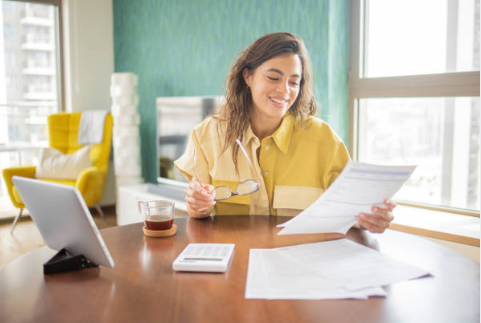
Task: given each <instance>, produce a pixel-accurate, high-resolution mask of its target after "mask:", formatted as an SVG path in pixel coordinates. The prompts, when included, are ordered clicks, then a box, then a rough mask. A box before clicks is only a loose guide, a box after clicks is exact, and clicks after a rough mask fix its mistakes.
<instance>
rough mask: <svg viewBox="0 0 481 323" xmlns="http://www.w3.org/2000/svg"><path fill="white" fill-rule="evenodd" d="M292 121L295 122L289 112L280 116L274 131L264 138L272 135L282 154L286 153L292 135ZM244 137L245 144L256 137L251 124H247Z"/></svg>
mask: <svg viewBox="0 0 481 323" xmlns="http://www.w3.org/2000/svg"><path fill="white" fill-rule="evenodd" d="M294 122H295V118H294V116H292V115H291V114H290V113H287V114H286V115H285V116H284V117H283V118H282V121H281V124H280V125H279V127H278V128H277V129H276V131H274V133H273V134H272V135H270V136H268V137H266V138H269V137H272V139H274V142H275V143H276V145H277V147H278V148H279V150H280V151H282V152H283V153H284V154H286V153H287V149H288V148H289V144H290V142H291V135H292V130H293V128H294ZM244 138H245V139H244V142H245V144H248V143H249V141H250V140H251V139H253V138H257V137H256V135H255V134H254V131H252V127H251V125H249V127H248V128H247V130H246V132H245V137H244Z"/></svg>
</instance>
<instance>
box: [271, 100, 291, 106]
mask: <svg viewBox="0 0 481 323" xmlns="http://www.w3.org/2000/svg"><path fill="white" fill-rule="evenodd" d="M270 99H271V101H272V102H274V103H277V104H283V105H284V104H286V103H287V100H280V99H275V98H270Z"/></svg>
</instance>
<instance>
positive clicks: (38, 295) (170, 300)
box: [0, 216, 480, 323]
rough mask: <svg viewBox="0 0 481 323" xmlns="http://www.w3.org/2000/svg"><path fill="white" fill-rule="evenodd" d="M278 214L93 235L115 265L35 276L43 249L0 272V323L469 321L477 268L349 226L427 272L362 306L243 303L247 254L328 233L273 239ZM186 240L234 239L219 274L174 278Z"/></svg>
mask: <svg viewBox="0 0 481 323" xmlns="http://www.w3.org/2000/svg"><path fill="white" fill-rule="evenodd" d="M285 220H286V218H276V217H260V216H259V217H256V216H252V217H217V218H208V219H203V220H196V219H187V218H181V219H176V220H175V223H177V225H178V232H177V235H176V236H174V237H171V238H148V237H145V236H143V233H142V224H141V223H138V224H132V225H126V226H120V227H114V228H109V229H104V230H102V231H101V233H102V236H103V237H104V240H105V242H106V244H107V246H108V248H109V249H110V252H111V254H112V257H113V258H114V261H115V268H112V269H109V268H104V267H99V268H93V269H87V270H82V271H76V272H69V273H62V274H55V275H45V276H44V275H43V271H42V264H43V263H44V262H45V261H47V260H48V259H49V258H50V257H51V256H53V254H54V253H55V252H54V251H52V250H50V249H48V248H47V247H43V248H40V249H37V250H35V251H33V252H30V253H28V254H27V255H25V256H23V257H21V258H19V259H18V260H16V261H13V262H12V263H11V264H9V265H7V266H5V267H3V268H2V269H0V322H138V323H140V322H213V323H221V322H296V323H301V322H333V323H339V322H349V323H355V322H408V323H413V322H423V323H426V322H436V323H440V322H449V323H453V322H463V323H465V322H479V319H480V311H479V308H480V298H479V296H480V295H479V277H480V276H479V264H477V263H475V262H474V261H472V260H471V259H469V258H467V257H465V256H464V255H462V254H460V253H457V252H455V251H453V250H451V249H448V248H446V247H444V246H441V245H438V244H436V243H433V242H431V241H428V240H424V239H422V238H418V237H415V236H411V235H408V234H405V233H401V232H396V231H390V230H388V231H387V232H385V233H384V234H381V235H373V234H369V233H366V232H362V231H360V230H357V229H351V230H350V231H349V232H348V238H349V239H351V240H354V241H357V242H359V243H362V244H364V245H367V246H369V247H372V248H376V249H379V250H380V251H381V252H382V253H385V254H387V255H390V256H392V257H395V258H397V259H400V260H403V261H407V262H409V263H411V264H413V265H417V266H420V267H423V268H425V269H427V270H429V271H430V272H432V273H433V274H434V277H425V278H421V279H415V280H411V281H405V282H401V283H396V284H392V285H390V286H387V287H386V290H387V294H388V295H387V297H385V298H370V299H368V300H253V299H245V298H244V293H245V286H246V275H247V265H248V260H249V249H250V248H273V247H279V246H284V245H292V244H298V243H306V242H313V241H320V240H323V239H328V238H333V237H334V236H335V235H295V236H277V232H278V231H279V229H278V228H275V225H276V224H277V223H278V222H279V223H280V222H284V221H285ZM192 242H215V243H235V245H236V247H235V251H234V256H233V259H232V263H231V267H230V269H229V271H228V272H227V273H224V274H212V273H177V272H174V271H173V270H172V262H173V260H174V259H175V258H176V257H177V255H178V254H179V253H180V252H181V251H182V250H183V249H184V248H185V246H186V245H187V244H188V243H192Z"/></svg>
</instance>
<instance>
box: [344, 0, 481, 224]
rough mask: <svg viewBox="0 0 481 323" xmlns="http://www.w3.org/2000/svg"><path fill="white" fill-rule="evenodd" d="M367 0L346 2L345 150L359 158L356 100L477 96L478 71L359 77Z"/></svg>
mask: <svg viewBox="0 0 481 323" xmlns="http://www.w3.org/2000/svg"><path fill="white" fill-rule="evenodd" d="M367 1H368V0H351V3H350V4H351V5H350V16H351V17H350V18H351V20H350V21H351V26H350V37H351V38H350V39H351V40H350V72H349V115H348V118H349V141H348V147H349V153H350V154H351V157H352V158H353V159H354V160H358V159H359V150H360V149H359V145H360V140H359V137H360V133H359V130H360V120H361V117H362V116H361V115H360V107H359V105H358V102H359V101H358V100H359V99H365V98H402V97H406V98H407V97H409V98H425V97H479V96H480V72H479V71H470V72H454V73H440V74H422V75H406V76H389V77H371V78H367V77H366V78H363V77H360V75H362V73H361V72H362V68H363V63H362V60H363V57H362V55H363V52H364V49H363V45H364V37H365V24H364V18H365V16H366V12H365V8H366V3H367ZM399 204H403V205H408V206H415V207H421V208H427V209H431V210H439V211H447V212H452V213H458V214H465V215H472V216H477V217H479V212H474V211H471V210H465V209H458V208H454V207H444V206H437V205H430V204H423V203H417V202H411V201H399Z"/></svg>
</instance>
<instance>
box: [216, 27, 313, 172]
mask: <svg viewBox="0 0 481 323" xmlns="http://www.w3.org/2000/svg"><path fill="white" fill-rule="evenodd" d="M285 54H295V55H298V56H299V58H300V59H301V63H302V78H301V82H300V85H299V94H298V96H297V98H296V101H294V103H293V104H292V106H291V107H290V108H289V110H288V111H289V113H290V114H291V115H293V116H294V117H295V118H296V120H297V121H298V123H299V125H300V126H301V127H302V126H303V125H304V123H305V121H306V120H307V118H308V116H310V115H314V114H316V111H317V106H318V104H317V102H316V100H315V98H314V95H313V90H312V68H311V60H310V57H309V53H308V52H307V49H306V47H305V45H304V41H303V40H302V39H301V38H300V37H299V36H297V35H294V34H292V33H289V32H276V33H270V34H266V35H264V36H262V37H260V38H259V39H257V40H256V41H255V42H254V43H253V44H251V45H250V46H249V47H247V48H246V49H244V50H243V51H242V52H240V53H238V54H237V55H236V57H234V60H235V59H236V58H237V59H236V61H235V63H234V64H233V65H232V66H231V68H230V70H229V73H228V74H227V77H226V80H225V81H224V85H225V83H227V86H226V87H225V88H226V94H225V97H226V102H225V104H224V105H223V106H222V108H221V110H220V113H219V115H218V118H219V119H221V120H225V121H226V122H227V130H226V135H225V142H224V149H223V151H226V150H227V148H228V147H229V146H232V159H233V160H234V164H235V167H236V170H237V155H238V152H239V147H238V146H237V145H236V143H235V139H236V138H239V139H240V140H241V141H242V140H243V137H244V133H245V131H246V130H247V128H248V127H249V124H250V120H251V113H252V95H251V90H250V89H249V88H248V87H247V84H246V83H245V80H244V76H243V71H244V69H247V71H248V73H254V72H255V70H256V69H257V67H259V66H260V65H262V64H263V63H264V62H265V61H268V60H270V59H271V58H275V57H277V56H280V55H285Z"/></svg>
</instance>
